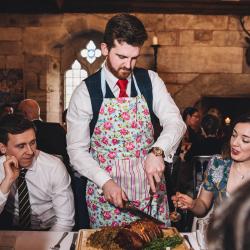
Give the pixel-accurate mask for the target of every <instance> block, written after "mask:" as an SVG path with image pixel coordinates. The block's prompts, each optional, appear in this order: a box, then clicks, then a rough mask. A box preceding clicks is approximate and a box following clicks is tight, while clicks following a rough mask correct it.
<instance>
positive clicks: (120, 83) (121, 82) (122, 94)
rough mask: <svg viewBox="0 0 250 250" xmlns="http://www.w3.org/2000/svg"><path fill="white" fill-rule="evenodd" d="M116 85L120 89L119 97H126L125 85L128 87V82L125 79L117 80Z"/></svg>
mask: <svg viewBox="0 0 250 250" xmlns="http://www.w3.org/2000/svg"><path fill="white" fill-rule="evenodd" d="M117 85H118V87H119V88H120V94H119V97H128V95H127V93H126V89H127V85H128V80H127V79H119V80H118V81H117Z"/></svg>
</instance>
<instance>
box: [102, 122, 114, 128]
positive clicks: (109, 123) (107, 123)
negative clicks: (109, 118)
mask: <svg viewBox="0 0 250 250" xmlns="http://www.w3.org/2000/svg"><path fill="white" fill-rule="evenodd" d="M103 127H104V128H105V129H106V130H110V129H111V128H112V124H111V122H105V123H104V124H103Z"/></svg>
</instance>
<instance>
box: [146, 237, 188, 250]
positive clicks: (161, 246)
mask: <svg viewBox="0 0 250 250" xmlns="http://www.w3.org/2000/svg"><path fill="white" fill-rule="evenodd" d="M182 241H183V240H182V238H181V237H180V236H178V235H175V236H168V237H164V238H159V239H155V240H153V241H151V242H150V243H149V244H148V245H147V246H146V247H145V248H144V250H165V249H166V247H170V248H175V247H176V246H178V245H180V244H181V243H182Z"/></svg>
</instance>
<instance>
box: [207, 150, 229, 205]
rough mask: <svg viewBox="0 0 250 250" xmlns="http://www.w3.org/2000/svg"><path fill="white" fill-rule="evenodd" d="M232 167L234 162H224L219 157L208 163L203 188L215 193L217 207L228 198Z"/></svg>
mask: <svg viewBox="0 0 250 250" xmlns="http://www.w3.org/2000/svg"><path fill="white" fill-rule="evenodd" d="M231 166H232V160H223V159H222V158H221V156H219V155H216V156H214V157H213V158H212V159H211V160H210V162H209V163H208V168H207V171H206V174H205V179H204V182H203V188H204V189H205V190H207V191H210V192H213V193H214V203H215V206H218V204H220V203H221V202H222V200H223V199H225V198H226V197H227V196H228V194H227V182H228V178H229V173H230V169H231Z"/></svg>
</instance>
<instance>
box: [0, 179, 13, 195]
mask: <svg viewBox="0 0 250 250" xmlns="http://www.w3.org/2000/svg"><path fill="white" fill-rule="evenodd" d="M12 184H13V182H12V181H10V180H8V179H7V178H4V179H3V181H2V183H1V184H0V191H1V192H2V193H3V194H7V193H9V192H10V188H11V185H12Z"/></svg>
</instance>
